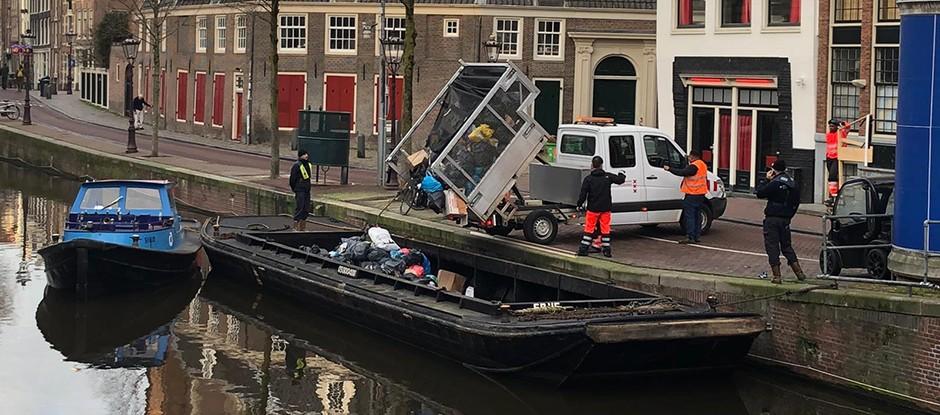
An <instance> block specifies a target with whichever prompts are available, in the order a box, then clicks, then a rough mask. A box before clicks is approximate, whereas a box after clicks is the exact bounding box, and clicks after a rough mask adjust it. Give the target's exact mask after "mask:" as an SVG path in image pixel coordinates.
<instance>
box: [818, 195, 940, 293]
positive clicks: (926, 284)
mask: <svg viewBox="0 0 940 415" xmlns="http://www.w3.org/2000/svg"><path fill="white" fill-rule="evenodd" d="M893 217H894V214H891V213H870V214H858V215H823V217H822V230H823V243H822V258H821V259H822V262H821V263H820V267H821V268H822V269H821V271H822V272H821V273H820V274H819V275H818V277H819V278H820V279H825V280H831V281H836V282H840V281H841V282H860V283H868V284H881V285H892V286H899V287H906V288H907V289H908V295H913V289H914V288H932V289H940V286H938V285H937V284H934V283H932V282H930V281H928V280H927V275H926V268H927V266H926V265H925V266H924V268H925V271H924V272H925V274H924V279H923V281H917V282H915V281H895V280H880V279H874V278H856V277H841V276H837V275H830V274H829V272H830V271H831V269H830V267H829V255H830V254H829V251H840V250H852V249H873V248H875V249H877V248H884V249H890V248H891V247H892V245H891V244H868V245H841V246H833V245H830V242H831V240H830V239H829V228H828V226H827V225H828V224H829V223H830V222H831V221H835V220H841V219H864V220H865V221H866V222H867V221H868V220H871V219H891V218H893ZM928 222H931V223H930V224H940V220H938V221H925V223H924V229H925V231H924V235H925V237H926V236H927V235H928V233H927V231H926V229H927V228H928V226H929V225H928ZM924 252H925V255H926V253H927V243H925V244H924ZM926 258H927V257H926V256H925V261H926ZM885 265H886V266H887V264H885Z"/></svg>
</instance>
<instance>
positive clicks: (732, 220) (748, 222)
mask: <svg viewBox="0 0 940 415" xmlns="http://www.w3.org/2000/svg"><path fill="white" fill-rule="evenodd" d="M716 220H718V221H722V222H730V223H737V224H739V225H749V226H758V227H763V226H764V224H763V223H761V222H756V221H751V220H746V219H735V218H718V219H716ZM790 232H793V233H798V234H801V235H809V236H819V237H822V236H823V234H822V232H816V231H807V230H805V229H796V228H790Z"/></svg>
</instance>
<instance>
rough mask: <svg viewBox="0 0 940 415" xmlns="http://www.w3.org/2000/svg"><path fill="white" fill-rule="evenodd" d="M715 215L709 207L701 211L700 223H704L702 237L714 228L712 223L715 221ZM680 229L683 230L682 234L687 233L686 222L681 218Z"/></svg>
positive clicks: (703, 207) (704, 207)
mask: <svg viewBox="0 0 940 415" xmlns="http://www.w3.org/2000/svg"><path fill="white" fill-rule="evenodd" d="M713 215H714V214H713V213H712V208H711V207H709V206H707V205H705V206H702V210H700V211H699V221H701V223H702V235H705V234H707V233H708V231H709V230H710V229H711V228H712V222H714V221H715V217H714V216H713ZM679 227H680V228H682V233H687V232H686V230H685V221H684V220H682V217H680V218H679Z"/></svg>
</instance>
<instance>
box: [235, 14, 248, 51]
mask: <svg viewBox="0 0 940 415" xmlns="http://www.w3.org/2000/svg"><path fill="white" fill-rule="evenodd" d="M246 49H248V16H246V15H244V14H239V15H237V16H235V53H245V50H246Z"/></svg>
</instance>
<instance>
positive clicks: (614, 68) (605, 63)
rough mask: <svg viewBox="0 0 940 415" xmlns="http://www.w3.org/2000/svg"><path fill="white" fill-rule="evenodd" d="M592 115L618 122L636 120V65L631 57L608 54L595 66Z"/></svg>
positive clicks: (632, 121)
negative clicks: (630, 59)
mask: <svg viewBox="0 0 940 415" xmlns="http://www.w3.org/2000/svg"><path fill="white" fill-rule="evenodd" d="M592 102H593V104H592V115H593V116H595V117H609V118H613V119H614V121H616V122H617V123H618V124H633V123H634V120H635V119H636V68H634V66H633V64H632V63H630V61H629V60H627V58H624V57H622V56H608V57H606V58H604V60H602V61H601V62H600V63H599V64H598V65H597V68H595V69H594V93H593V101H592Z"/></svg>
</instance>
